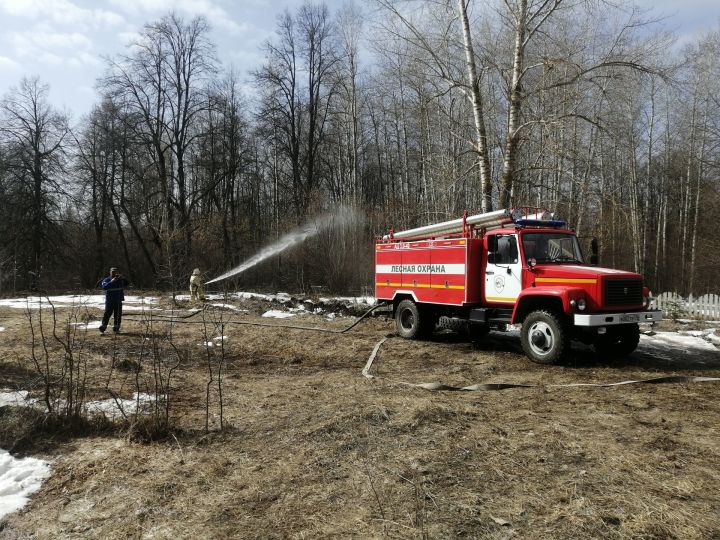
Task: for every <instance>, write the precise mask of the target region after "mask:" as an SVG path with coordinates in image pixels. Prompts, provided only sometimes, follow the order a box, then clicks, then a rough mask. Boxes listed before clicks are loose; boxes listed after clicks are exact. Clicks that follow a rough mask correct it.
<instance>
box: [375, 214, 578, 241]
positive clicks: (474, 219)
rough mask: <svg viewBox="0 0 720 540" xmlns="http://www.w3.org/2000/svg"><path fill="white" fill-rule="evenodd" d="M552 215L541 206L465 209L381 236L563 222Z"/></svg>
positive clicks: (393, 237)
mask: <svg viewBox="0 0 720 540" xmlns="http://www.w3.org/2000/svg"><path fill="white" fill-rule="evenodd" d="M553 217H554V216H553V215H552V214H551V213H550V212H548V211H547V210H543V209H541V208H529V207H526V208H514V209H512V210H495V211H494V212H486V213H484V214H475V215H473V216H468V215H467V211H466V212H465V214H464V215H463V217H461V218H460V219H453V220H451V221H443V222H441V223H433V224H432V225H425V226H423V227H416V228H414V229H408V230H406V231H399V232H395V231H393V230H390V232H389V233H388V234H386V235H384V236H383V237H382V240H383V241H393V240H411V239H413V240H416V239H422V238H437V237H442V236H450V235H455V234H462V235H463V236H469V234H470V232H471V231H472V230H473V229H476V228H481V229H490V228H494V227H501V226H503V225H507V224H510V223H516V224H518V225H543V224H548V225H550V226H558V225H557V224H560V223H563V224H564V222H559V221H557V222H554V221H551V220H552V218H553Z"/></svg>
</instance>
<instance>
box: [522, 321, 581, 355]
mask: <svg viewBox="0 0 720 540" xmlns="http://www.w3.org/2000/svg"><path fill="white" fill-rule="evenodd" d="M521 343H522V348H523V351H525V354H526V355H527V356H528V358H530V360H532V361H533V362H535V363H537V364H555V363H556V362H558V361H559V360H560V359H562V358H563V357H564V356H565V354H566V352H567V350H568V349H569V345H570V339H569V336H568V332H567V329H566V327H565V325H564V324H563V322H562V320H561V319H560V318H559V317H558V316H557V315H555V314H554V313H552V312H550V311H544V310H539V311H533V312H532V313H530V314H529V315H528V316H527V317H526V318H525V321H524V322H523V325H522V334H521Z"/></svg>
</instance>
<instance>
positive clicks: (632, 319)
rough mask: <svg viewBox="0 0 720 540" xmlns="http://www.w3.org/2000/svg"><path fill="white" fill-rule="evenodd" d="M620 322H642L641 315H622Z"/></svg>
mask: <svg viewBox="0 0 720 540" xmlns="http://www.w3.org/2000/svg"><path fill="white" fill-rule="evenodd" d="M620 321H621V322H640V315H638V314H636V313H626V314H625V315H620Z"/></svg>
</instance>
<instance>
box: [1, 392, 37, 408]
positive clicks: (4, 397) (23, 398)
mask: <svg viewBox="0 0 720 540" xmlns="http://www.w3.org/2000/svg"><path fill="white" fill-rule="evenodd" d="M34 402H35V400H34V399H28V392H27V390H18V391H17V392H0V407H8V406H12V407H22V406H24V405H31V404H32V403H34Z"/></svg>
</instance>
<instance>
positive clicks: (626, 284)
mask: <svg viewBox="0 0 720 540" xmlns="http://www.w3.org/2000/svg"><path fill="white" fill-rule="evenodd" d="M603 303H604V304H605V305H606V306H608V307H611V306H630V305H641V304H642V281H641V280H639V279H606V280H605V282H604V285H603Z"/></svg>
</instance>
